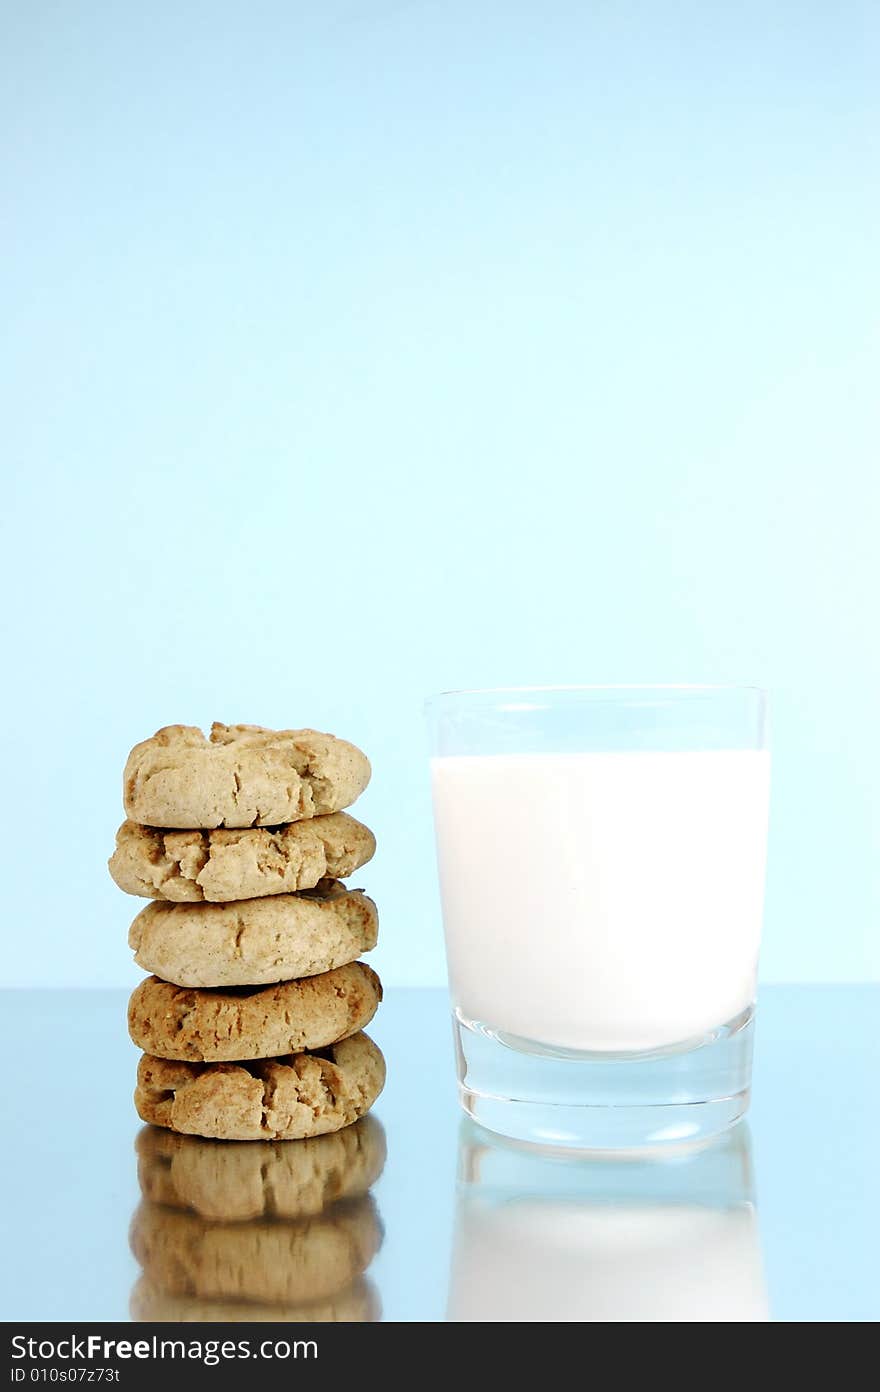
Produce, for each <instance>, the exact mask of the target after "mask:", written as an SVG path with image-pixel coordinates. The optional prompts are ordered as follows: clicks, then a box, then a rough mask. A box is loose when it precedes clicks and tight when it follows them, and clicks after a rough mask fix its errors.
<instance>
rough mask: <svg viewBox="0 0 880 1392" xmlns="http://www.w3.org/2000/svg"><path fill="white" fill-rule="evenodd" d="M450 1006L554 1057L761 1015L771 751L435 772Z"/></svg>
mask: <svg viewBox="0 0 880 1392" xmlns="http://www.w3.org/2000/svg"><path fill="white" fill-rule="evenodd" d="M431 770H432V781H433V792H434V815H435V823H436V832H437V854H438V860H439V867H440V887H441V893H442V898H443V917H444V924H445V930H446V944H447V955H448V958H449V973H450V982H451V987H452V994H453V1000H454V1003H455V1005H456V1006H457V1007H458V1009H459V1011H460V1012H461V1014H462V1015H463V1016H465V1017H466V1018H467V1019H469V1020H472V1021H479V1022H482V1023H483V1024H487V1025H489V1026H491V1027H492V1028H493V1029H498V1030H502V1031H505V1032H507V1033H509V1034H514V1035H519V1036H521V1037H522V1038H524V1039H526V1040H535V1041H539V1042H541V1043H544V1044H550V1045H555V1046H557V1047H563V1048H570V1049H582V1050H602V1051H615V1050H646V1049H655V1048H659V1047H663V1046H666V1045H671V1044H677V1043H684V1042H687V1041H690V1040H694V1039H695V1038H697V1037H698V1036H700V1035H702V1034H704V1033H705V1031H707V1030H710V1029H712V1028H714V1027H716V1026H718V1025H721V1024H723V1023H724V1022H725V1021H728V1020H731V1019H733V1018H734V1017H735V1016H736V1015H738V1014H739V1013H740V1011H742V1010H743V1009H745V1008H746V1007H747V1006H748V1005H749V1004H750V1003H751V1001H752V1000H753V997H754V990H755V971H756V966H757V959H758V945H759V941H760V933H761V914H762V903H763V890H764V864H765V854H766V851H765V845H766V831H767V809H768V799H769V783H770V756H769V754H768V753H767V752H766V751H757V750H731V751H726V750H721V751H710V752H700V751H695V752H689V753H654V752H648V753H643V752H632V753H630V752H626V753H583V754H497V755H485V756H483V755H481V756H449V757H444V758H437V759H433V760H432V762H431Z"/></svg>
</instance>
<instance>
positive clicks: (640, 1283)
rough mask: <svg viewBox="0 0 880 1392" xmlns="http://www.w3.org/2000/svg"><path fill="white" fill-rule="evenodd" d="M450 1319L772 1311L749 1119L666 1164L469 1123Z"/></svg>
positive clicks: (670, 1317) (647, 1317)
mask: <svg viewBox="0 0 880 1392" xmlns="http://www.w3.org/2000/svg"><path fill="white" fill-rule="evenodd" d="M447 1318H448V1319H449V1320H452V1321H480V1322H487V1321H514V1320H515V1321H526V1322H530V1323H536V1322H571V1321H578V1322H600V1323H601V1322H606V1323H611V1322H622V1321H626V1322H640V1323H657V1322H664V1323H665V1322H676V1323H677V1322H684V1323H702V1322H711V1323H719V1322H730V1321H736V1322H753V1321H764V1320H767V1319H768V1318H769V1312H768V1308H767V1296H766V1290H765V1285H764V1276H763V1266H762V1260H761V1250H760V1240H759V1231H758V1221H757V1211H756V1207H755V1196H754V1181H753V1170H752V1158H751V1140H750V1136H749V1132H748V1129H747V1127H745V1126H738V1127H736V1128H734V1130H732V1131H730V1132H728V1133H727V1135H726V1136H725V1137H722V1138H720V1139H719V1140H718V1141H717V1142H715V1143H714V1144H713V1145H711V1146H708V1147H705V1148H704V1149H701V1150H699V1151H696V1152H693V1153H690V1154H688V1153H686V1152H682V1153H679V1154H678V1155H677V1156H671V1157H668V1158H665V1157H664V1158H662V1159H657V1160H651V1161H647V1160H634V1159H631V1160H625V1159H611V1158H608V1159H588V1160H587V1159H578V1160H567V1159H564V1160H563V1159H558V1158H555V1157H550V1156H545V1155H542V1154H540V1153H533V1152H526V1151H522V1150H515V1149H513V1148H510V1147H507V1146H505V1145H504V1144H503V1143H502V1142H500V1141H499V1142H496V1141H495V1140H494V1139H490V1138H489V1137H488V1136H487V1135H486V1133H481V1132H478V1130H477V1128H475V1127H473V1126H472V1125H471V1124H470V1123H466V1124H465V1125H464V1126H463V1128H462V1135H461V1141H460V1150H459V1188H458V1197H457V1208H456V1232H455V1242H454V1247H453V1256H452V1267H451V1274H450V1290H449V1306H448V1313H447Z"/></svg>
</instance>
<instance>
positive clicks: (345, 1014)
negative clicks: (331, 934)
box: [128, 962, 382, 1063]
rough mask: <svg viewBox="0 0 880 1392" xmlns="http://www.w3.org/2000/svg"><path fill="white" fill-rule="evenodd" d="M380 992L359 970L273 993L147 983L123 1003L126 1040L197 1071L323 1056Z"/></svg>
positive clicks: (286, 985) (367, 1015)
mask: <svg viewBox="0 0 880 1392" xmlns="http://www.w3.org/2000/svg"><path fill="white" fill-rule="evenodd" d="M381 999H382V985H381V983H380V981H379V978H378V976H377V975H376V973H375V972H374V971H373V969H372V968H371V967H368V966H366V964H365V963H364V962H349V964H348V965H347V966H345V967H336V968H335V969H334V970H333V971H329V972H322V973H321V974H320V975H319V976H306V977H303V979H302V980H301V981H283V982H281V983H280V985H274V986H237V987H235V986H234V987H230V988H229V989H228V990H222V991H218V990H214V991H208V990H201V989H199V988H198V987H196V988H192V987H186V986H172V985H171V984H170V982H168V981H160V980H159V978H158V977H156V976H148V977H147V979H146V981H142V982H141V984H140V986H138V987H137V989H136V990H135V991H134V992H133V993H132V996H131V1000H130V1001H129V1003H128V1032H129V1034H130V1035H131V1038H132V1041H133V1043H135V1044H137V1046H138V1048H139V1049H143V1050H144V1052H145V1053H147V1054H155V1056H156V1057H157V1058H164V1059H191V1060H193V1061H195V1062H197V1063H226V1062H228V1061H229V1060H230V1059H236V1060H239V1059H268V1058H277V1057H279V1056H280V1055H284V1054H298V1053H301V1052H302V1051H303V1050H305V1049H323V1048H324V1047H325V1045H327V1044H334V1043H335V1042H336V1041H337V1040H338V1039H346V1038H347V1037H348V1036H349V1035H350V1034H356V1033H357V1031H358V1030H360V1029H363V1027H364V1025H368V1024H369V1022H370V1021H371V1020H372V1018H373V1016H374V1015H375V1013H376V1010H377V1009H378V1006H379V1002H380V1000H381Z"/></svg>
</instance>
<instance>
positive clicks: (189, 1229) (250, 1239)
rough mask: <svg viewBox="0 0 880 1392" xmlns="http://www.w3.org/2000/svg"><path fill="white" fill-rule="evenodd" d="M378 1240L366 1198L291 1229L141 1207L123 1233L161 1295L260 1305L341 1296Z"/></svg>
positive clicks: (379, 1229)
mask: <svg viewBox="0 0 880 1392" xmlns="http://www.w3.org/2000/svg"><path fill="white" fill-rule="evenodd" d="M381 1241H382V1225H381V1223H380V1222H379V1217H378V1214H377V1212H376V1207H375V1204H374V1203H373V1200H372V1199H371V1198H370V1197H369V1196H364V1197H363V1198H360V1199H345V1200H343V1201H342V1202H341V1203H338V1204H334V1205H333V1207H332V1208H329V1209H328V1210H327V1212H326V1213H325V1214H323V1215H322V1216H321V1217H318V1218H306V1219H303V1220H302V1221H301V1222H298V1223H278V1222H254V1223H206V1222H205V1220H204V1219H202V1218H197V1217H196V1216H195V1215H194V1214H192V1213H180V1212H178V1211H177V1210H176V1209H173V1208H163V1207H162V1206H161V1205H160V1204H151V1203H142V1204H141V1205H140V1207H139V1208H138V1209H137V1210H136V1212H135V1214H134V1217H133V1218H132V1220H131V1228H130V1231H129V1242H130V1246H131V1250H132V1252H133V1254H134V1256H135V1258H136V1259H137V1261H138V1262H139V1263H140V1265H141V1266H142V1267H143V1269H144V1271H145V1272H146V1274H147V1276H148V1277H149V1278H150V1280H151V1281H153V1282H154V1283H155V1284H156V1285H157V1286H158V1287H159V1288H160V1289H161V1290H163V1291H166V1292H167V1293H168V1294H170V1295H189V1296H197V1297H199V1298H201V1299H208V1300H212V1299H220V1300H224V1299H230V1300H258V1301H262V1302H264V1303H265V1304H268V1305H275V1304H279V1305H287V1304H298V1303H299V1302H301V1301H311V1300H323V1299H326V1298H327V1297H328V1296H332V1295H335V1294H336V1293H337V1292H339V1291H344V1290H347V1288H348V1287H349V1286H350V1285H351V1283H352V1281H354V1280H356V1278H357V1277H358V1276H361V1275H362V1274H363V1272H364V1271H365V1270H366V1268H367V1267H368V1266H369V1264H370V1262H371V1261H372V1259H373V1257H374V1256H375V1255H376V1252H377V1251H378V1250H379V1246H380V1244H381Z"/></svg>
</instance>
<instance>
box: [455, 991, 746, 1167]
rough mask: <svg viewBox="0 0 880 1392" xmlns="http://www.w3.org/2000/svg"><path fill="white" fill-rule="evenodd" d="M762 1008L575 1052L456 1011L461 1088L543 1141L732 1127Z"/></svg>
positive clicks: (651, 1136)
mask: <svg viewBox="0 0 880 1392" xmlns="http://www.w3.org/2000/svg"><path fill="white" fill-rule="evenodd" d="M754 1029H755V1025H754V1007H753V1006H751V1005H750V1006H749V1007H748V1008H747V1009H746V1010H743V1011H742V1012H741V1013H740V1014H739V1015H737V1016H736V1018H735V1019H733V1020H729V1021H727V1022H726V1023H725V1024H723V1025H719V1027H718V1028H717V1029H713V1030H711V1031H709V1033H707V1034H706V1035H704V1036H703V1037H702V1038H700V1039H696V1040H693V1039H692V1040H689V1041H688V1042H686V1043H684V1044H681V1045H680V1046H678V1047H676V1048H665V1049H658V1050H657V1051H656V1052H654V1053H624V1054H606V1053H577V1052H576V1051H574V1050H571V1049H560V1050H558V1051H557V1050H554V1049H552V1048H548V1047H547V1045H544V1044H539V1043H537V1042H534V1041H530V1040H526V1039H518V1038H517V1039H515V1038H514V1037H513V1036H511V1035H505V1034H501V1033H500V1032H497V1031H493V1030H492V1029H491V1028H490V1027H489V1026H487V1025H484V1024H481V1023H480V1022H478V1021H474V1020H467V1019H465V1018H464V1016H462V1015H461V1013H460V1012H458V1011H456V1012H455V1014H454V1015H453V1033H454V1036H455V1050H456V1063H457V1068H458V1083H459V1097H460V1100H461V1105H462V1107H463V1108H464V1110H465V1112H467V1114H468V1116H470V1117H473V1119H474V1121H476V1122H478V1123H479V1124H480V1125H481V1126H484V1127H485V1128H486V1130H487V1131H494V1132H495V1133H496V1134H497V1135H500V1136H506V1137H508V1138H509V1139H510V1140H514V1141H520V1142H523V1143H525V1144H528V1145H535V1146H540V1147H542V1148H543V1149H547V1148H548V1147H549V1148H552V1149H559V1150H600V1151H632V1150H637V1151H646V1150H656V1149H663V1150H666V1149H668V1148H669V1147H670V1146H691V1145H694V1144H698V1143H699V1142H701V1141H705V1140H708V1139H710V1138H711V1137H712V1136H717V1135H718V1134H719V1133H720V1132H722V1131H726V1130H727V1128H728V1127H730V1126H733V1125H734V1124H735V1123H736V1122H737V1121H739V1119H740V1117H742V1116H743V1115H744V1114H745V1112H746V1110H747V1108H748V1105H749V1089H750V1083H751V1073H752V1047H753V1043H754Z"/></svg>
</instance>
